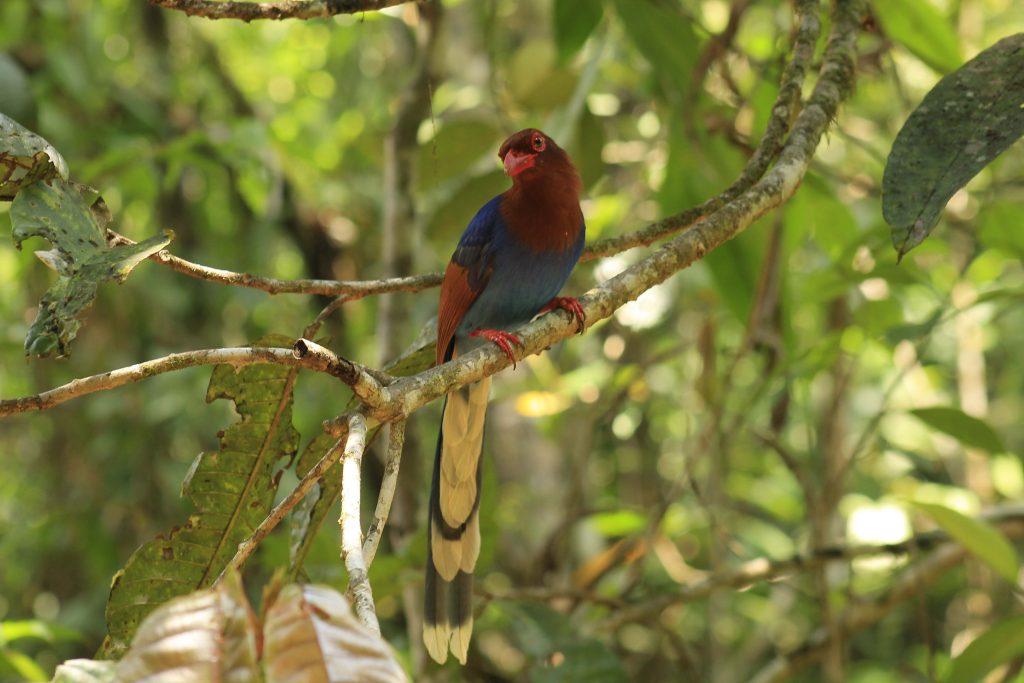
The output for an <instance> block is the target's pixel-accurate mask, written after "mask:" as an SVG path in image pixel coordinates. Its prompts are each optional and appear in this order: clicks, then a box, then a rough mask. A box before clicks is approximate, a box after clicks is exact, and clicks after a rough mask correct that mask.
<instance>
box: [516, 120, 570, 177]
mask: <svg viewBox="0 0 1024 683" xmlns="http://www.w3.org/2000/svg"><path fill="white" fill-rule="evenodd" d="M498 156H499V157H501V161H502V162H503V163H504V164H505V174H506V175H508V176H509V177H510V178H512V179H513V181H516V180H519V179H525V178H529V177H530V176H532V175H535V174H538V173H539V172H541V171H543V170H551V171H570V170H571V171H572V172H573V173H575V168H574V167H573V165H572V161H571V160H570V159H569V155H568V154H566V153H565V150H563V149H562V148H561V147H559V146H558V145H557V144H556V143H555V141H554V140H552V139H551V138H550V137H548V136H547V135H545V134H544V133H542V132H541V131H539V130H537V129H536V128H526V129H524V130H521V131H519V132H518V133H514V134H513V135H511V136H510V137H509V138H508V139H507V140H505V142H504V143H503V144H502V145H501V149H499V150H498ZM522 174H526V175H522Z"/></svg>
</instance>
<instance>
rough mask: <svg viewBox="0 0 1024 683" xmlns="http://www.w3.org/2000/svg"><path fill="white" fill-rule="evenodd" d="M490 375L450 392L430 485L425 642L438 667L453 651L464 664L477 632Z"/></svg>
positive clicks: (446, 400) (442, 420)
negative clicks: (475, 613) (483, 455)
mask: <svg viewBox="0 0 1024 683" xmlns="http://www.w3.org/2000/svg"><path fill="white" fill-rule="evenodd" d="M490 389H491V379H490V377H487V378H485V379H482V380H480V381H479V382H477V383H476V384H470V385H469V386H466V387H463V388H461V389H459V390H458V391H454V392H452V393H450V394H448V397H447V398H446V399H445V404H444V409H443V413H442V416H441V429H440V431H439V432H438V435H437V453H436V455H435V456H434V478H433V482H432V484H431V486H430V520H429V523H430V531H429V533H428V536H427V567H426V587H425V590H424V602H425V605H424V610H423V642H424V644H425V645H426V646H427V652H429V653H430V656H431V657H433V658H434V660H436V661H437V662H438V663H441V664H443V663H444V661H445V660H446V659H447V658H448V647H449V644H450V645H451V651H452V653H453V654H454V655H455V656H456V658H458V660H459V661H460V662H462V663H463V664H465V663H466V654H467V653H468V651H469V638H470V636H471V635H472V634H473V601H472V598H473V567H475V566H476V559H477V556H479V554H480V520H479V517H478V515H477V512H478V508H479V505H480V449H481V446H482V444H483V436H484V416H485V414H486V412H487V399H488V395H489V394H490Z"/></svg>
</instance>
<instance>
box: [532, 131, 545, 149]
mask: <svg viewBox="0 0 1024 683" xmlns="http://www.w3.org/2000/svg"><path fill="white" fill-rule="evenodd" d="M531 144H532V145H533V148H534V149H535V150H537V151H538V152H543V151H544V136H543V135H534V136H533V142H532V143H531Z"/></svg>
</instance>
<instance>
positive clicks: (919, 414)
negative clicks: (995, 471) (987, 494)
mask: <svg viewBox="0 0 1024 683" xmlns="http://www.w3.org/2000/svg"><path fill="white" fill-rule="evenodd" d="M910 414H911V415H913V416H914V417H916V418H917V419H919V420H921V422H924V423H925V424H926V425H928V426H929V427H931V428H932V429H935V430H938V431H940V432H942V433H943V434H948V435H949V436H952V437H953V438H954V439H956V440H958V441H959V442H960V443H962V444H964V445H965V446H971V447H973V448H980V449H982V450H984V451H988V452H989V453H1002V452H1003V451H1005V450H1006V448H1005V447H1004V446H1003V440H1002V439H1000V438H999V434H997V433H996V430H994V429H992V427H990V426H989V424H988V423H987V422H985V421H984V420H980V419H978V418H976V417H974V416H972V415H968V414H967V413H965V412H964V411H962V410H960V409H959V408H953V407H951V406H939V407H936V408H918V409H917V410H911V411H910Z"/></svg>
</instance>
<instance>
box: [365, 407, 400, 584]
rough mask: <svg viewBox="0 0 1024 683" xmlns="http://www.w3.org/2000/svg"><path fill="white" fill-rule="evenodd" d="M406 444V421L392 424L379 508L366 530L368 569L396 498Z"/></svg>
mask: <svg viewBox="0 0 1024 683" xmlns="http://www.w3.org/2000/svg"><path fill="white" fill-rule="evenodd" d="M404 444H405V420H398V421H397V422H392V423H391V426H390V432H389V435H388V460H387V463H386V464H385V465H384V478H383V480H382V481H381V483H380V493H379V494H378V495H377V507H376V509H374V511H373V521H372V522H370V528H369V529H367V530H366V540H364V541H363V556H364V557H365V558H366V566H367V567H369V566H370V565H372V564H373V558H374V556H376V554H377V545H378V544H379V543H380V537H381V534H383V533H384V526H385V525H386V524H387V523H388V515H389V514H390V513H391V501H393V500H394V498H395V488H396V487H397V485H398V468H399V467H400V466H401V464H402V446H403V445H404Z"/></svg>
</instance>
